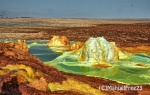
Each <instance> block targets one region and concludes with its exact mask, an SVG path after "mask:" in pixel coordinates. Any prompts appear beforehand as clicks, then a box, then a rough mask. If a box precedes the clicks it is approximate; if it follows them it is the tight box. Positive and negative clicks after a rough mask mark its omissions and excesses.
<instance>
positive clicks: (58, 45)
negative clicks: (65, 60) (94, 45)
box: [47, 36, 70, 53]
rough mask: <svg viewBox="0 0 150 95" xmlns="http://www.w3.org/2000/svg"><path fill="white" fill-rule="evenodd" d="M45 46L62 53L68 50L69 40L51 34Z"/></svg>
mask: <svg viewBox="0 0 150 95" xmlns="http://www.w3.org/2000/svg"><path fill="white" fill-rule="evenodd" d="M47 46H49V48H50V49H51V50H52V51H54V52H60V53H63V52H65V51H69V50H70V41H69V39H68V38H67V37H65V36H53V38H52V39H51V40H50V41H49V42H48V43H47Z"/></svg>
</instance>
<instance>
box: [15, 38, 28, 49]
mask: <svg viewBox="0 0 150 95" xmlns="http://www.w3.org/2000/svg"><path fill="white" fill-rule="evenodd" d="M14 48H17V49H21V50H24V51H29V50H28V47H27V44H26V41H25V40H18V42H17V43H16V44H15V46H14Z"/></svg>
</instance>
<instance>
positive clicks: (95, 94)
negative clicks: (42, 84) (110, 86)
mask: <svg viewBox="0 0 150 95" xmlns="http://www.w3.org/2000/svg"><path fill="white" fill-rule="evenodd" d="M48 86H49V89H50V90H51V91H52V92H53V91H59V90H71V91H76V92H79V93H81V94H85V95H104V94H103V93H102V92H101V91H100V90H98V89H95V88H93V87H91V86H90V85H88V84H85V83H83V82H79V81H76V80H74V79H68V80H67V81H63V83H62V84H60V83H49V84H48Z"/></svg>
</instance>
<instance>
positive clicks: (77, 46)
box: [71, 42, 84, 50]
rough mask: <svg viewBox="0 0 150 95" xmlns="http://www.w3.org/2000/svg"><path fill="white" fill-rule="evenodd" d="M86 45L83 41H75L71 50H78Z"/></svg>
mask: <svg viewBox="0 0 150 95" xmlns="http://www.w3.org/2000/svg"><path fill="white" fill-rule="evenodd" d="M83 45H84V43H83V42H75V43H73V45H71V50H78V49H80V48H81V47H82V46H83Z"/></svg>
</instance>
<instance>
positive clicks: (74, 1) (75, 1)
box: [0, 0, 150, 18]
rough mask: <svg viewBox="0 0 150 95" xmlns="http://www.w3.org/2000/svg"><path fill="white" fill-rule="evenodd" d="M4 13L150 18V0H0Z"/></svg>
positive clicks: (64, 16) (33, 15) (65, 16)
mask: <svg viewBox="0 0 150 95" xmlns="http://www.w3.org/2000/svg"><path fill="white" fill-rule="evenodd" d="M0 15H1V16H2V15H3V16H10V17H11V16H12V15H13V16H14V15H16V16H32V17H35V16H36V17H53V18H57V17H58V18H150V0H0Z"/></svg>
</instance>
